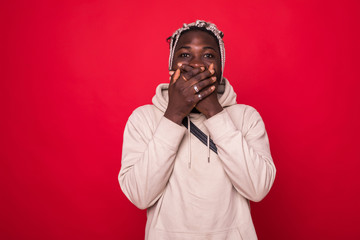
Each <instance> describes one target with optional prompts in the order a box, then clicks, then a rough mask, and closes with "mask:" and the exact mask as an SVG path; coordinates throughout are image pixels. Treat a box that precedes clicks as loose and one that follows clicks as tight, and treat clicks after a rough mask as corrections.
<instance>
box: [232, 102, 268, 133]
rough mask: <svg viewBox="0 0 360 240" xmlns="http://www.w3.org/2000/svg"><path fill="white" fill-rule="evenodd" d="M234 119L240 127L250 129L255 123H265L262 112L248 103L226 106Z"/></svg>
mask: <svg viewBox="0 0 360 240" xmlns="http://www.w3.org/2000/svg"><path fill="white" fill-rule="evenodd" d="M226 111H227V112H228V113H229V115H230V117H231V119H232V121H233V122H234V123H235V125H236V126H237V128H238V129H242V130H243V131H248V130H249V129H250V128H252V127H253V126H254V125H257V124H259V123H260V124H261V125H262V124H263V121H262V118H261V116H260V113H259V112H258V111H257V110H256V109H255V108H254V107H252V106H249V105H246V104H235V105H232V106H230V107H227V108H226Z"/></svg>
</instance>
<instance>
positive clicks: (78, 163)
mask: <svg viewBox="0 0 360 240" xmlns="http://www.w3.org/2000/svg"><path fill="white" fill-rule="evenodd" d="M6 2H7V3H5V1H2V3H1V5H0V9H1V10H0V16H1V18H2V19H1V23H0V24H1V29H2V30H1V40H0V41H1V46H0V49H1V66H0V69H1V72H0V78H1V87H0V89H1V94H0V97H1V99H0V100H1V118H0V121H1V124H0V126H1V129H0V130H1V146H0V154H1V155H0V157H1V162H0V188H1V189H0V190H1V191H0V194H1V197H0V238H1V239H40V240H43V239H44V240H45V239H88V240H92V239H143V235H144V228H145V221H146V212H145V211H141V210H138V209H137V208H136V207H135V206H133V205H132V204H131V203H130V202H129V201H128V200H127V199H126V198H125V196H124V195H123V194H122V192H121V190H120V188H119V185H118V182H117V174H118V171H119V169H120V161H121V146H122V133H123V129H124V126H125V123H126V120H127V117H128V116H129V115H130V114H131V112H132V110H133V109H135V108H136V107H138V106H140V105H143V104H147V103H150V102H151V98H152V96H153V94H154V91H155V87H156V86H157V84H159V83H161V82H167V80H168V72H167V61H168V45H167V43H166V41H165V39H166V38H167V37H168V36H169V35H170V34H171V33H172V32H173V31H174V30H175V29H177V28H178V27H180V26H181V24H182V23H183V22H192V21H194V20H195V19H205V20H209V21H213V22H215V23H216V24H217V25H218V26H219V28H220V29H221V30H223V31H224V33H225V37H224V40H225V44H226V50H227V61H226V67H225V76H226V77H227V78H228V79H229V80H230V82H231V83H232V84H233V86H234V88H235V90H236V92H237V93H238V102H239V103H245V104H248V105H252V106H254V107H255V108H257V110H258V111H259V112H260V114H261V115H262V117H263V119H264V121H265V124H266V127H267V131H268V134H269V138H270V143H271V150H272V154H273V158H274V161H275V164H276V167H277V170H278V171H277V177H276V180H275V184H274V187H273V189H272V191H271V192H270V194H269V195H268V196H267V197H266V198H265V199H264V200H263V201H262V202H260V203H253V204H252V213H253V218H254V222H255V226H256V229H257V232H258V235H259V239H276V240H281V239H294V240H296V239H299V240H300V239H301V240H303V239H360V232H359V230H357V229H358V226H359V223H360V222H359V220H358V219H359V217H358V215H359V214H360V211H359V210H360V204H359V197H360V184H359V177H358V172H359V168H360V157H359V143H360V142H359V134H360V128H359V123H358V122H359V117H360V100H359V90H360V89H359V86H360V83H359V82H360V81H359V80H360V74H359V53H360V51H359V50H360V49H359V42H360V39H359V17H358V15H359V5H360V4H359V3H358V1H355V0H354V1H347V0H343V1H325V0H318V1H314V0H304V1H281V0H273V1H265V0H263V1H261V0H246V1H245V0H243V1H230V0H225V1H205V2H204V1H185V2H178V1H154V2H155V3H150V2H151V1H143V2H138V1H137V2H135V1H117V0H113V1H95V0H88V1H86V0H82V1H81V0H78V1H19V0H18V1H16V0H15V1H6Z"/></svg>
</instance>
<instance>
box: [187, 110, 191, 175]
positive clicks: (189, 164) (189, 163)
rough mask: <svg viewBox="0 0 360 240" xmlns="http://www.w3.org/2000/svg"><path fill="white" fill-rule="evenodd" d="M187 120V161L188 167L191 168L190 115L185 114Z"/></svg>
mask: <svg viewBox="0 0 360 240" xmlns="http://www.w3.org/2000/svg"><path fill="white" fill-rule="evenodd" d="M187 122H188V135H189V136H188V138H189V148H188V150H189V162H188V167H189V168H191V131H190V128H191V125H190V117H189V116H187Z"/></svg>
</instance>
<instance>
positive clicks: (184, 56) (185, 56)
mask: <svg viewBox="0 0 360 240" xmlns="http://www.w3.org/2000/svg"><path fill="white" fill-rule="evenodd" d="M180 57H183V58H187V57H190V54H188V53H182V54H180Z"/></svg>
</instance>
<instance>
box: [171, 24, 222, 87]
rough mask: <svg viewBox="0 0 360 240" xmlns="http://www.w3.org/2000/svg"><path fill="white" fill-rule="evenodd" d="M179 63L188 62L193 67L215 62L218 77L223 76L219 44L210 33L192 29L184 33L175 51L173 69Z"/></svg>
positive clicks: (205, 65) (207, 65)
mask: <svg viewBox="0 0 360 240" xmlns="http://www.w3.org/2000/svg"><path fill="white" fill-rule="evenodd" d="M178 63H182V64H188V65H190V66H192V67H201V66H203V67H205V68H206V69H207V68H208V67H209V66H210V64H212V63H213V64H214V69H215V74H216V77H217V79H219V80H220V77H221V54H220V49H219V45H218V43H217V41H216V39H215V37H214V36H212V35H211V34H210V33H207V32H204V31H199V30H192V31H189V32H186V33H184V34H182V35H181V36H180V38H179V41H178V43H177V45H176V48H175V51H174V60H173V65H172V69H173V70H175V69H176V68H177V65H178Z"/></svg>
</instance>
